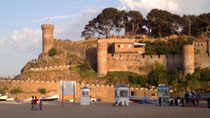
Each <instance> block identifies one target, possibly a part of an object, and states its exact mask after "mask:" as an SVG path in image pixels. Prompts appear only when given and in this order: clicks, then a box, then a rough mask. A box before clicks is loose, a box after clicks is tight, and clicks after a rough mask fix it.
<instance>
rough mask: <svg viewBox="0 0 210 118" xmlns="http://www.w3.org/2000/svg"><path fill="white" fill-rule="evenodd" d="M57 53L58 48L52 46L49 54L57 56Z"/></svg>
mask: <svg viewBox="0 0 210 118" xmlns="http://www.w3.org/2000/svg"><path fill="white" fill-rule="evenodd" d="M56 53H57V50H56V48H51V49H50V50H49V52H48V54H49V56H51V57H52V56H55V55H56Z"/></svg>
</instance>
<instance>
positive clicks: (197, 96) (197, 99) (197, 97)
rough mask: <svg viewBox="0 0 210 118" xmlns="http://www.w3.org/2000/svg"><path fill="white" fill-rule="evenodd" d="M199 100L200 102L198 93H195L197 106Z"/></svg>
mask: <svg viewBox="0 0 210 118" xmlns="http://www.w3.org/2000/svg"><path fill="white" fill-rule="evenodd" d="M199 100H200V93H199V92H197V93H196V102H197V105H199Z"/></svg>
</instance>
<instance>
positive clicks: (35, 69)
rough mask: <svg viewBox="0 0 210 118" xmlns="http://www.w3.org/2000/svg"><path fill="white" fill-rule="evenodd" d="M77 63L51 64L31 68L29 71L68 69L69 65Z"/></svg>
mask: <svg viewBox="0 0 210 118" xmlns="http://www.w3.org/2000/svg"><path fill="white" fill-rule="evenodd" d="M74 66H76V65H60V66H49V67H44V68H30V69H29V70H28V71H52V70H67V69H69V67H74Z"/></svg>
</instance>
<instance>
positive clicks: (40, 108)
mask: <svg viewBox="0 0 210 118" xmlns="http://www.w3.org/2000/svg"><path fill="white" fill-rule="evenodd" d="M39 110H42V99H40V100H39Z"/></svg>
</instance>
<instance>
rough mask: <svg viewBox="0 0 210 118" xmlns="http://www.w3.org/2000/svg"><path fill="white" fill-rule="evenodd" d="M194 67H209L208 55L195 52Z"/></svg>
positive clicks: (209, 58)
mask: <svg viewBox="0 0 210 118" xmlns="http://www.w3.org/2000/svg"><path fill="white" fill-rule="evenodd" d="M195 68H201V69H202V68H210V56H209V55H208V54H205V55H199V54H195Z"/></svg>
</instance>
